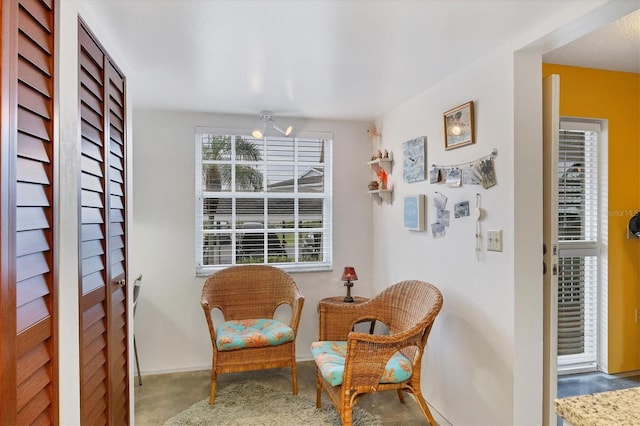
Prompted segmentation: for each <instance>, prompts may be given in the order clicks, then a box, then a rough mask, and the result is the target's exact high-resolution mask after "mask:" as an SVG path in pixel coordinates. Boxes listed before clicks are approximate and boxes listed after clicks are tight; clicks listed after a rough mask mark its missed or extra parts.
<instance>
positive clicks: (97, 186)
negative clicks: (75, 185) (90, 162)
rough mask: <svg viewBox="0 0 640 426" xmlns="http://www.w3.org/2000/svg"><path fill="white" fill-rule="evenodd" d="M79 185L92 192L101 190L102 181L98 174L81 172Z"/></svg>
mask: <svg viewBox="0 0 640 426" xmlns="http://www.w3.org/2000/svg"><path fill="white" fill-rule="evenodd" d="M80 179H81V180H80V187H81V188H82V189H88V190H89V191H93V192H103V191H104V190H103V188H102V181H101V180H100V178H99V177H98V176H94V175H90V174H88V173H83V174H82V176H81V178H80Z"/></svg>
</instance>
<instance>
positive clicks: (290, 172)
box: [195, 128, 332, 275]
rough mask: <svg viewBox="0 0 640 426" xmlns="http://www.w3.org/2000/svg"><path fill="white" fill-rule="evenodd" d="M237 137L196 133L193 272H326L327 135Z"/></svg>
mask: <svg viewBox="0 0 640 426" xmlns="http://www.w3.org/2000/svg"><path fill="white" fill-rule="evenodd" d="M244 133H246V134H249V133H250V132H242V133H240V132H224V131H221V130H216V129H206V128H199V129H197V131H196V165H197V167H196V169H197V170H196V185H195V186H196V255H197V260H196V273H197V274H198V275H206V274H209V273H211V272H213V271H215V270H217V269H220V268H222V267H227V266H230V265H238V264H275V265H276V266H278V267H281V268H283V269H286V270H327V269H330V268H331V262H332V259H331V222H332V220H331V219H332V218H331V144H332V138H331V136H330V135H329V134H319V135H312V136H309V137H307V136H305V137H295V138H291V137H269V136H267V137H265V138H263V139H255V138H253V137H252V136H246V135H245V134H244Z"/></svg>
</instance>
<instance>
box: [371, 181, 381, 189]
mask: <svg viewBox="0 0 640 426" xmlns="http://www.w3.org/2000/svg"><path fill="white" fill-rule="evenodd" d="M378 189H380V185H379V184H378V181H377V180H372V181H371V182H369V191H377V190H378Z"/></svg>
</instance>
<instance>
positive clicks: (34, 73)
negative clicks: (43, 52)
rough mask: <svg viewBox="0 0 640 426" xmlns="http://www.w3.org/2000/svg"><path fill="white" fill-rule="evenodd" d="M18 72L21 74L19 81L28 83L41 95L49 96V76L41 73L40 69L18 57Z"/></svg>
mask: <svg viewBox="0 0 640 426" xmlns="http://www.w3.org/2000/svg"><path fill="white" fill-rule="evenodd" d="M18 73H20V75H21V78H20V82H21V83H23V84H26V85H28V86H29V87H31V88H32V89H34V90H37V91H38V92H40V93H41V94H42V96H46V97H47V98H51V95H52V93H51V89H52V88H51V87H49V84H50V82H51V77H49V76H48V75H46V74H43V73H42V71H41V70H39V69H38V68H36V67H34V66H33V65H32V64H31V63H29V62H27V61H26V59H25V58H20V60H19V61H18ZM23 106H24V105H23Z"/></svg>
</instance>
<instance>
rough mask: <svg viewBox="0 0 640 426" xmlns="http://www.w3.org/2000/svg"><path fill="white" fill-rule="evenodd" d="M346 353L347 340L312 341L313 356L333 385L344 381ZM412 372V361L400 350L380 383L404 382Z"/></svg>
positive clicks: (322, 372) (387, 367) (324, 375)
mask: <svg viewBox="0 0 640 426" xmlns="http://www.w3.org/2000/svg"><path fill="white" fill-rule="evenodd" d="M346 355H347V342H330V341H324V342H313V343H311V356H313V359H314V361H315V362H316V365H317V366H318V369H319V370H320V374H322V377H324V379H325V380H326V381H327V382H329V383H331V385H332V386H336V385H339V384H341V383H342V376H343V374H344V363H345V358H346ZM412 372H413V369H412V366H411V361H409V359H408V358H407V357H406V356H404V355H402V354H401V353H400V352H396V353H395V354H393V356H392V357H391V359H389V362H387V366H386V367H385V370H384V374H383V375H382V377H381V378H380V383H400V382H404V381H405V380H407V379H408V378H409V377H411V374H412Z"/></svg>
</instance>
